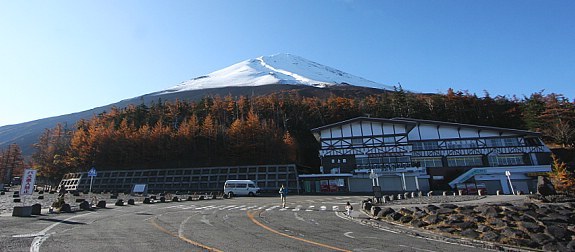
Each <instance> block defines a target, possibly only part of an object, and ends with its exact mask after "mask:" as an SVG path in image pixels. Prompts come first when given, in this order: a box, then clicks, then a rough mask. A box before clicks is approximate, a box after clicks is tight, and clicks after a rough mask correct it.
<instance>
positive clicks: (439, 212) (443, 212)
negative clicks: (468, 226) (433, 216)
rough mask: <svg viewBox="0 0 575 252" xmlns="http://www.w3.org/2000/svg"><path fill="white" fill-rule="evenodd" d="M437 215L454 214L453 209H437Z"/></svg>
mask: <svg viewBox="0 0 575 252" xmlns="http://www.w3.org/2000/svg"><path fill="white" fill-rule="evenodd" d="M435 212H436V213H437V214H451V213H453V212H455V210H454V209H451V208H439V209H437V210H436V211H435Z"/></svg>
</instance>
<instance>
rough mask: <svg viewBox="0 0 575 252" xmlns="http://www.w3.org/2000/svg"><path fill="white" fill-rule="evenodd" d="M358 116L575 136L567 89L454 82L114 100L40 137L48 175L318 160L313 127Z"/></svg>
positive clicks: (574, 105) (40, 161)
mask: <svg viewBox="0 0 575 252" xmlns="http://www.w3.org/2000/svg"><path fill="white" fill-rule="evenodd" d="M358 116H371V117H378V118H394V117H409V118H417V119H427V120H436V121H447V122H457V123H468V124H477V125H488V126H496V127H504V128H513V129H526V130H532V131H537V132H542V133H543V135H544V140H545V141H546V143H547V144H550V145H554V146H562V147H567V148H570V147H573V146H574V145H575V102H573V101H569V100H568V98H566V97H564V96H563V95H559V94H553V93H552V94H543V92H538V93H534V94H532V95H530V96H529V97H523V98H521V99H520V98H517V97H511V98H510V97H505V96H496V97H491V96H490V95H489V94H488V93H485V94H484V95H483V97H478V96H477V95H475V94H470V93H468V92H462V91H457V92H456V91H454V90H451V89H449V90H448V91H447V93H446V94H416V93H410V92H405V91H404V90H403V89H402V88H401V87H399V88H397V89H396V90H395V92H385V93H382V94H378V95H370V96H367V97H354V96H353V95H349V96H346V97H344V96H336V95H332V96H331V97H329V98H325V99H322V98H317V97H304V96H301V95H298V94H295V93H290V92H284V93H276V94H270V95H265V96H257V97H245V96H241V97H231V96H226V97H220V96H214V97H205V98H203V99H202V100H200V101H175V102H163V101H161V100H158V101H157V102H155V103H153V104H150V105H144V104H141V105H138V106H129V107H127V108H113V109H111V110H110V111H107V112H106V113H103V114H100V115H98V116H95V117H94V118H92V119H90V120H82V121H79V122H77V124H76V125H74V126H73V127H69V126H66V125H57V126H56V127H55V128H52V129H46V131H45V132H44V134H42V135H41V137H40V138H39V140H38V143H37V144H36V145H35V146H34V147H35V149H36V153H35V154H34V155H33V157H32V162H33V165H34V167H35V168H36V169H38V170H39V172H40V174H41V175H43V176H48V177H60V176H62V175H63V174H65V173H68V172H75V171H87V170H88V169H89V168H90V167H96V168H97V169H100V170H106V169H144V168H168V167H169V168H176V167H204V166H218V165H252V164H279V163H297V164H300V165H303V166H307V167H319V158H318V150H319V144H318V143H317V142H316V140H315V138H314V137H313V135H312V134H311V131H310V130H311V129H312V128H315V127H319V126H323V125H325V124H329V123H334V122H338V121H341V120H345V119H350V118H354V117H358Z"/></svg>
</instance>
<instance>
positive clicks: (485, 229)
mask: <svg viewBox="0 0 575 252" xmlns="http://www.w3.org/2000/svg"><path fill="white" fill-rule="evenodd" d="M476 230H477V231H479V232H481V233H486V232H489V231H493V228H491V227H489V226H487V225H483V224H479V225H477V229H476Z"/></svg>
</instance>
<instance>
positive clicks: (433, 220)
mask: <svg viewBox="0 0 575 252" xmlns="http://www.w3.org/2000/svg"><path fill="white" fill-rule="evenodd" d="M423 221H425V222H427V223H429V224H437V223H439V222H440V221H441V218H439V216H438V215H437V214H430V215H428V216H425V217H423Z"/></svg>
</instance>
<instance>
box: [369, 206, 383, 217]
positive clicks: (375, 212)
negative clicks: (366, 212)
mask: <svg viewBox="0 0 575 252" xmlns="http://www.w3.org/2000/svg"><path fill="white" fill-rule="evenodd" d="M380 211H381V207H378V206H374V207H372V208H371V211H370V212H371V216H377V214H378V213H379V212H380Z"/></svg>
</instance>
